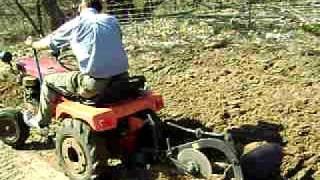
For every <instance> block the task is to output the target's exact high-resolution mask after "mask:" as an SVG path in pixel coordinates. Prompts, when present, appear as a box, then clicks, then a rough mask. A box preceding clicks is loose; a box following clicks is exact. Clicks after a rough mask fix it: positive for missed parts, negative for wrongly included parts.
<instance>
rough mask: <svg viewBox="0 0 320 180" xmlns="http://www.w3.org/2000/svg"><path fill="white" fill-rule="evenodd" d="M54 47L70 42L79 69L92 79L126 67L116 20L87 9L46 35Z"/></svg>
mask: <svg viewBox="0 0 320 180" xmlns="http://www.w3.org/2000/svg"><path fill="white" fill-rule="evenodd" d="M48 40H49V41H50V47H51V48H52V49H54V50H56V49H60V48H62V47H64V46H66V45H70V46H71V49H72V51H73V53H74V54H75V56H76V58H77V60H78V62H79V67H80V71H81V73H83V74H88V75H90V76H92V77H95V78H109V77H111V76H115V75H118V74H121V73H124V72H126V71H127V70H128V66H129V65H128V57H127V54H126V52H125V50H124V47H123V44H122V37H121V30H120V26H119V23H118V21H117V19H116V18H115V17H113V16H110V15H107V14H98V12H97V11H96V10H95V9H93V8H87V9H85V10H84V11H83V12H81V14H80V15H79V16H77V17H76V18H74V19H72V20H71V21H69V22H67V23H65V24H64V25H62V26H61V27H60V28H59V29H57V30H56V31H55V32H53V33H52V34H51V35H49V36H48Z"/></svg>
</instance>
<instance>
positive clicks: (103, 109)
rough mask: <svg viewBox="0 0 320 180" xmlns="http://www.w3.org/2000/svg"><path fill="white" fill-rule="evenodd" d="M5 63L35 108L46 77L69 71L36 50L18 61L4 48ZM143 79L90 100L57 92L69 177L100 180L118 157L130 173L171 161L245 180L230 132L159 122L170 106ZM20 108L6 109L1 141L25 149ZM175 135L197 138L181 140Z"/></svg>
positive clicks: (197, 172) (61, 151) (202, 174)
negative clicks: (181, 134) (162, 110)
mask: <svg viewBox="0 0 320 180" xmlns="http://www.w3.org/2000/svg"><path fill="white" fill-rule="evenodd" d="M0 59H1V60H2V62H4V63H6V64H8V65H9V66H10V67H11V69H12V72H14V73H15V74H16V77H17V80H18V82H19V84H20V85H21V86H22V87H23V90H24V102H23V103H24V104H28V107H29V106H32V107H34V108H37V106H38V103H39V98H40V97H39V95H40V88H41V83H42V82H43V78H45V76H46V75H48V74H51V73H59V72H66V71H68V70H69V69H68V68H67V67H65V65H64V63H62V62H61V59H59V57H58V56H56V58H53V57H44V58H41V59H38V55H37V52H36V51H35V50H34V57H24V58H19V59H17V60H15V61H13V56H12V55H11V53H9V52H1V51H0ZM145 82H146V79H145V77H143V76H133V77H130V78H129V80H128V81H124V82H122V81H120V82H117V81H115V82H111V86H110V91H108V92H106V96H104V97H105V98H104V99H85V98H82V97H80V96H77V95H73V94H70V93H68V92H66V91H62V90H60V89H53V90H54V91H56V92H57V93H58V94H59V96H60V97H59V100H58V101H57V102H55V106H54V107H55V108H54V112H53V113H52V114H53V117H52V123H56V124H59V128H58V129H57V130H56V131H55V138H54V139H55V148H56V156H57V159H58V162H59V165H60V166H61V167H62V170H63V171H64V173H65V174H66V175H67V176H68V177H69V178H70V179H75V180H88V179H101V178H103V177H104V176H105V174H106V172H108V169H109V168H110V167H111V165H110V160H111V159H119V160H120V162H121V164H122V166H125V167H128V168H129V167H131V168H132V167H142V168H148V167H150V165H151V166H152V165H153V164H155V163H157V162H159V161H160V160H164V159H165V160H166V161H168V162H170V163H171V164H173V165H174V167H175V168H176V170H177V172H179V173H181V174H187V175H191V176H194V177H197V178H206V179H210V178H211V177H212V176H215V177H216V176H219V177H220V178H221V179H234V180H243V179H246V178H245V177H244V173H243V167H242V165H241V163H240V156H241V154H240V153H239V152H238V151H237V150H236V148H235V145H234V142H233V138H232V135H231V133H229V132H228V131H227V132H224V133H214V132H207V131H203V130H202V129H200V128H198V129H192V128H187V127H184V126H181V125H178V124H177V123H174V122H171V121H170V122H169V121H161V119H160V117H159V115H158V114H157V113H158V111H160V110H161V109H162V108H163V107H164V100H163V97H162V96H161V95H160V94H159V93H157V92H154V91H152V90H149V89H148V88H146V84H145ZM23 107H26V106H23ZM21 111H22V110H21V109H14V108H6V109H2V110H1V111H0V132H1V136H0V139H1V140H2V141H4V142H5V143H6V144H8V145H10V146H12V147H14V148H16V149H19V148H21V147H23V146H24V145H25V142H26V140H27V139H28V137H29V135H30V128H29V127H28V126H27V125H26V124H25V123H24V121H23V119H22V112H21ZM164 129H170V132H171V133H168V132H167V131H165V130H164ZM173 132H183V133H184V134H188V136H189V135H190V136H192V137H193V138H192V140H187V141H184V142H181V143H175V142H173V140H172V139H173V138H172V137H171V136H172V135H174V134H175V133H173ZM168 134H171V135H168ZM178 138H182V139H184V137H183V136H179V137H178Z"/></svg>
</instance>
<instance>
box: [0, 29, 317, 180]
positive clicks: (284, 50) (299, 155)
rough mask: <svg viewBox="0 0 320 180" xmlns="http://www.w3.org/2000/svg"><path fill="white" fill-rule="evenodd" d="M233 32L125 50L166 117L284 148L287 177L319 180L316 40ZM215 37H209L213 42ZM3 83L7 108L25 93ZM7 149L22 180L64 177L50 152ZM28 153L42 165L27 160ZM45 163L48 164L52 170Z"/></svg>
mask: <svg viewBox="0 0 320 180" xmlns="http://www.w3.org/2000/svg"><path fill="white" fill-rule="evenodd" d="M231 33H232V35H233V36H234V37H237V38H233V39H232V40H230V41H228V43H227V44H225V45H224V46H222V48H220V47H219V48H217V46H214V45H212V46H205V45H204V44H201V43H199V44H195V45H192V46H190V45H189V46H188V45H185V46H182V47H181V46H173V47H172V46H170V47H169V48H166V47H163V48H162V49H160V50H159V49H151V50H149V51H147V52H142V53H136V52H139V48H140V49H141V48H142V47H140V46H138V45H137V46H136V47H134V48H132V49H128V50H129V54H130V59H131V62H130V63H131V71H132V72H131V73H132V74H137V73H138V74H141V72H142V73H143V74H144V75H145V76H146V77H147V78H148V79H149V82H150V85H151V87H152V88H153V89H155V90H157V91H158V92H160V93H161V94H162V95H163V96H164V99H165V102H166V108H165V109H164V110H162V111H161V117H162V119H163V120H172V119H173V120H176V121H180V122H182V123H185V124H186V125H188V123H186V122H188V121H189V122H191V121H192V122H197V123H198V124H201V125H202V126H203V127H205V128H209V129H211V130H212V131H223V130H224V129H226V128H229V129H233V130H234V132H235V133H239V134H241V136H240V137H239V138H238V139H236V140H237V143H238V144H240V146H241V145H243V144H246V143H249V142H252V141H270V142H276V143H279V144H281V145H282V146H283V147H284V149H285V157H284V159H283V162H282V167H281V176H282V177H285V178H288V179H320V157H319V152H320V135H319V133H318V132H319V131H320V124H319V120H318V119H319V118H320V109H319V108H320V106H319V105H320V93H319V90H320V84H319V82H320V56H319V54H320V53H315V52H320V49H319V47H320V43H319V41H318V37H315V36H313V35H310V34H304V33H303V32H300V31H295V32H294V34H293V37H291V38H288V39H284V40H281V39H280V40H273V39H271V40H270V39H266V38H264V37H259V36H252V37H245V38H241V35H239V34H237V32H231ZM214 38H216V37H213V39H210V40H211V41H212V42H215V40H217V39H214ZM210 40H209V41H210ZM217 42H218V43H219V42H221V41H217ZM149 48H153V47H149ZM9 79H10V78H9ZM4 80H8V78H4ZM0 86H1V87H0V91H1V92H3V93H1V97H2V99H1V103H2V104H4V105H7V104H10V105H12V104H14V103H13V101H12V100H13V99H15V98H14V97H16V96H19V95H21V94H19V93H18V92H19V90H17V88H16V87H15V86H14V85H12V83H11V82H7V81H1V84H0ZM31 141H32V139H31ZM35 141H37V140H35ZM2 149H3V148H2ZM2 149H1V151H0V153H1V152H2ZM4 152H8V153H7V154H6V153H5V155H3V154H1V158H3V160H4V161H5V159H10V160H12V161H16V162H17V165H14V163H13V166H12V168H11V169H15V170H17V173H16V172H13V173H12V174H13V175H15V174H19V176H20V175H21V174H20V173H19V172H20V170H21V171H24V168H25V167H28V168H29V167H30V168H29V169H31V170H30V171H29V172H27V173H26V174H24V175H26V177H28V176H29V173H31V174H34V173H33V171H36V169H37V167H38V168H39V169H40V170H41V168H43V167H45V168H49V169H53V171H54V172H53V173H54V174H56V175H59V174H60V173H59V172H58V171H57V170H55V169H57V166H56V165H55V164H56V163H55V160H54V158H51V157H52V156H54V155H53V150H50V151H48V152H47V151H36V150H31V151H28V152H25V151H22V152H19V151H12V150H10V149H6V148H5V150H4ZM10 154H13V155H10ZM16 154H20V155H18V156H16ZM48 154H49V155H50V156H49V155H48ZM29 155H30V156H32V157H34V159H35V160H36V161H37V160H39V161H41V162H42V163H39V164H37V163H35V162H33V161H29V160H27V159H28V158H27V157H28V156H29ZM11 157H15V158H13V159H12V158H11ZM1 160H2V159H1ZM7 162H8V163H9V164H12V163H10V162H11V161H7ZM43 162H49V167H47V166H48V165H44V164H46V163H44V164H43ZM22 166H25V167H22ZM20 167H21V168H20ZM52 167H53V168H52ZM0 168H3V166H1V165H0ZM9 169H10V167H9ZM9 169H8V170H7V169H3V170H2V169H1V171H0V172H5V171H6V170H7V171H11V170H9ZM27 171H28V170H27ZM168 171H169V172H170V170H168ZM168 171H167V172H168ZM36 172H37V171H36ZM10 173H11V172H10ZM166 174H170V173H161V172H160V173H158V177H157V179H174V178H175V176H172V177H170V176H168V175H166ZM0 176H3V177H5V175H2V174H1V173H0ZM19 176H17V177H18V178H17V179H19ZM34 179H37V178H34ZM41 179H45V178H41ZM180 179H185V178H180Z"/></svg>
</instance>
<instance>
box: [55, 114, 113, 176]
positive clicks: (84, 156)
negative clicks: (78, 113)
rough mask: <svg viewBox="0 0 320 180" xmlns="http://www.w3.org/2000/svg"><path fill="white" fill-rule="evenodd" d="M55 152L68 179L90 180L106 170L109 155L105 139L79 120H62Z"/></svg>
mask: <svg viewBox="0 0 320 180" xmlns="http://www.w3.org/2000/svg"><path fill="white" fill-rule="evenodd" d="M56 153H57V157H58V160H59V164H60V166H61V167H62V168H63V170H64V172H65V174H66V175H67V176H68V177H69V178H70V179H73V180H89V179H90V180H91V179H96V178H98V177H101V176H102V175H103V174H104V172H106V168H107V158H108V157H109V156H108V153H107V150H106V143H105V139H104V138H103V137H100V136H99V135H98V134H97V133H95V132H93V131H91V128H90V126H89V125H87V124H86V123H84V122H82V121H81V120H75V119H65V120H64V121H63V127H62V128H61V129H60V130H59V131H58V132H57V134H56Z"/></svg>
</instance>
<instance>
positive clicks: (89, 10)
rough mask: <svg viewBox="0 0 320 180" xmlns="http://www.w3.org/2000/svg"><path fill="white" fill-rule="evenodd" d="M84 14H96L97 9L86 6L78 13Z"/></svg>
mask: <svg viewBox="0 0 320 180" xmlns="http://www.w3.org/2000/svg"><path fill="white" fill-rule="evenodd" d="M86 14H98V11H97V10H96V9H94V8H86V9H84V10H83V11H82V12H81V14H80V15H86Z"/></svg>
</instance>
